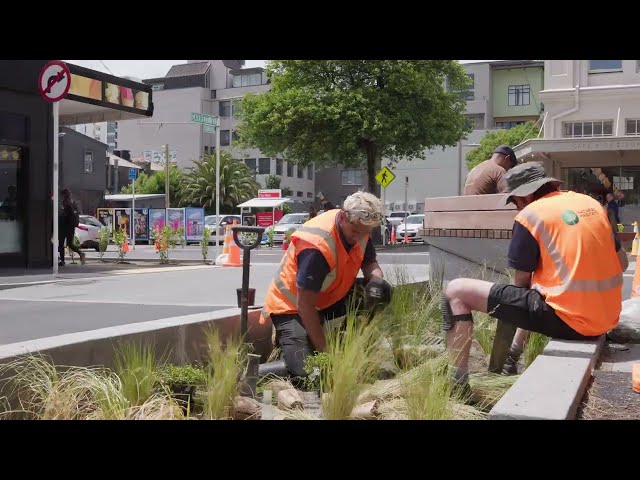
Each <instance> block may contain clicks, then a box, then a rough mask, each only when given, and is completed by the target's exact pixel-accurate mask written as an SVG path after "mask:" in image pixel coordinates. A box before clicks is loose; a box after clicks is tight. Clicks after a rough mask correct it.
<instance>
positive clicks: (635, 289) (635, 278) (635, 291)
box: [631, 263, 640, 298]
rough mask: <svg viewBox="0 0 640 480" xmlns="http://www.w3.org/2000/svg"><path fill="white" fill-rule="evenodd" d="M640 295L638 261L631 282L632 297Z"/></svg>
mask: <svg viewBox="0 0 640 480" xmlns="http://www.w3.org/2000/svg"><path fill="white" fill-rule="evenodd" d="M634 297H640V269H639V268H638V264H637V263H636V273H635V275H634V276H633V283H632V284H631V298H634Z"/></svg>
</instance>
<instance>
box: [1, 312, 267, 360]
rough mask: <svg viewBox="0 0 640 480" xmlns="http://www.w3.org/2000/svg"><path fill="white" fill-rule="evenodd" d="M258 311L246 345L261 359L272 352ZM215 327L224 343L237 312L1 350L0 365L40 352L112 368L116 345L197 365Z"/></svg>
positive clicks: (175, 319)
mask: <svg viewBox="0 0 640 480" xmlns="http://www.w3.org/2000/svg"><path fill="white" fill-rule="evenodd" d="M259 314H260V312H259V310H251V311H249V332H248V341H249V343H252V344H253V347H254V350H255V352H256V353H257V354H259V355H261V356H262V357H263V358H264V359H266V357H267V356H268V355H269V353H270V352H271V350H272V343H271V323H270V322H268V323H267V324H265V325H261V324H259V322H258V318H259ZM208 327H215V328H218V329H219V331H220V336H221V338H222V340H223V341H224V340H225V339H226V338H228V336H229V335H231V334H234V333H237V332H238V331H239V329H240V309H239V308H231V309H227V310H218V311H215V312H205V313H196V314H192V315H184V316H180V317H173V318H165V319H162V320H153V321H149V322H140V323H130V324H127V325H120V326H115V327H108V328H100V329H97V330H90V331H85V332H77V333H69V334H65V335H58V336H55V337H48V338H40V339H37V340H29V341H26V342H18V343H13V344H8V345H2V346H0V364H6V363H9V362H11V361H13V360H16V359H18V358H19V357H24V356H27V355H37V354H41V355H43V356H45V357H48V358H50V359H51V360H52V361H53V362H54V364H55V365H61V366H78V367H89V366H106V367H112V366H113V359H114V352H115V347H116V346H117V345H118V344H119V343H121V342H135V343H142V342H144V343H149V344H151V345H153V346H154V347H155V351H156V355H157V356H158V357H161V356H162V355H164V354H168V355H169V357H168V358H169V360H170V361H172V362H174V363H176V364H183V365H184V364H186V363H190V362H194V361H201V360H202V358H203V356H204V355H205V354H206V348H207V347H206V339H205V332H206V329H207V328H208Z"/></svg>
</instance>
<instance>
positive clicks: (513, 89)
mask: <svg viewBox="0 0 640 480" xmlns="http://www.w3.org/2000/svg"><path fill="white" fill-rule="evenodd" d="M530 103H531V85H509V106H510V107H517V106H521V105H529V104H530Z"/></svg>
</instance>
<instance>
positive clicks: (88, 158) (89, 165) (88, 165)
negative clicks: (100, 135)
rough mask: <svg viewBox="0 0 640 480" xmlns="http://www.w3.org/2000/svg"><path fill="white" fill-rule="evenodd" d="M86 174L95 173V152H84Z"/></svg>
mask: <svg viewBox="0 0 640 480" xmlns="http://www.w3.org/2000/svg"><path fill="white" fill-rule="evenodd" d="M84 173H93V152H84Z"/></svg>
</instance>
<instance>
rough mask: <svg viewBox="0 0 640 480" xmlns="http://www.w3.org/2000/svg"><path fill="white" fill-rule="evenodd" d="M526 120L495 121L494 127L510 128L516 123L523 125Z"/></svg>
mask: <svg viewBox="0 0 640 480" xmlns="http://www.w3.org/2000/svg"><path fill="white" fill-rule="evenodd" d="M525 123H527V122H523V121H518V122H496V128H501V129H503V130H509V129H510V128H513V127H515V126H516V125H524V124H525Z"/></svg>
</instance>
